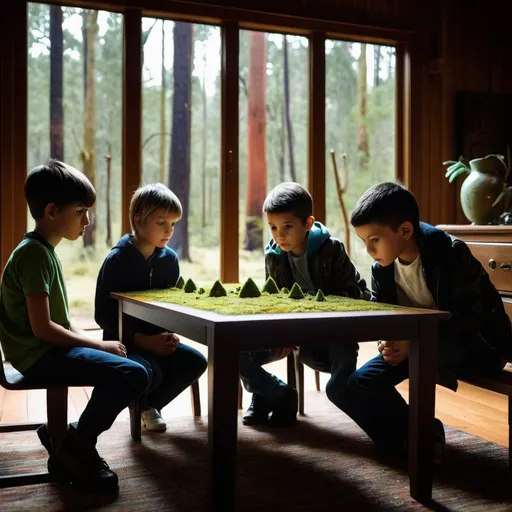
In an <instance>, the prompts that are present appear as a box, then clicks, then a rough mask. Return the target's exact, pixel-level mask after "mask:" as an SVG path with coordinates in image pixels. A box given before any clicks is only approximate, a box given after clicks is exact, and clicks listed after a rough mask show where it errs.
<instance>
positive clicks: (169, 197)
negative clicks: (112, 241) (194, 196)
mask: <svg viewBox="0 0 512 512" xmlns="http://www.w3.org/2000/svg"><path fill="white" fill-rule="evenodd" d="M157 210H164V211H165V212H170V213H174V214H176V215H177V216H179V217H181V215H182V213H183V209H182V207H181V202H180V200H179V199H178V196H177V195H176V194H175V193H174V192H173V191H172V190H170V189H169V188H167V187H166V186H165V185H163V184H162V183H151V184H149V185H143V186H140V187H139V188H138V189H137V190H136V191H135V193H134V194H133V197H132V200H131V202H130V225H131V227H132V231H133V232H135V231H136V230H135V216H136V215H139V216H140V222H144V221H145V220H146V218H147V217H148V216H149V215H151V214H152V213H154V212H156V211H157Z"/></svg>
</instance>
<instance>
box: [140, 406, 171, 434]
mask: <svg viewBox="0 0 512 512" xmlns="http://www.w3.org/2000/svg"><path fill="white" fill-rule="evenodd" d="M141 420H142V425H144V427H146V429H147V430H150V431H151V432H163V431H164V430H165V429H166V428H167V425H166V424H165V421H164V419H163V418H162V415H161V414H160V411H159V410H158V409H155V408H154V407H148V408H147V409H144V410H143V411H142V414H141Z"/></svg>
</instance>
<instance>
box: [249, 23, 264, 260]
mask: <svg viewBox="0 0 512 512" xmlns="http://www.w3.org/2000/svg"><path fill="white" fill-rule="evenodd" d="M266 68H267V40H266V34H265V33H264V32H249V72H248V79H247V82H248V83H247V102H248V108H247V116H248V123H247V191H246V194H247V196H246V210H245V215H246V220H245V229H246V231H245V244H244V248H245V249H246V250H248V251H254V250H261V249H262V248H263V219H262V212H261V210H262V207H263V201H264V200H265V196H266V193H267V158H266V155H267V153H266V147H265V139H266V99H265V97H266V90H265V89H266Z"/></svg>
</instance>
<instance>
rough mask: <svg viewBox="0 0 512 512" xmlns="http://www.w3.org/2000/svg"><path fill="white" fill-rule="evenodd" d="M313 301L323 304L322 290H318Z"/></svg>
mask: <svg viewBox="0 0 512 512" xmlns="http://www.w3.org/2000/svg"><path fill="white" fill-rule="evenodd" d="M315 300H316V301H317V302H325V295H324V292H323V291H322V290H318V291H317V292H316V295H315Z"/></svg>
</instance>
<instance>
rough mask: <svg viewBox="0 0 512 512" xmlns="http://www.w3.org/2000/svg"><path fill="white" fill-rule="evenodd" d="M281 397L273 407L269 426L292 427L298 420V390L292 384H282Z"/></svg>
mask: <svg viewBox="0 0 512 512" xmlns="http://www.w3.org/2000/svg"><path fill="white" fill-rule="evenodd" d="M280 392H281V397H280V398H279V399H278V400H277V402H276V403H275V404H274V405H273V407H272V413H271V415H270V418H269V420H268V425H269V427H276V428H281V427H291V426H292V425H294V424H295V423H296V422H297V410H298V404H299V399H298V395H297V390H296V389H294V388H291V387H290V386H282V387H281V389H280Z"/></svg>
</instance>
